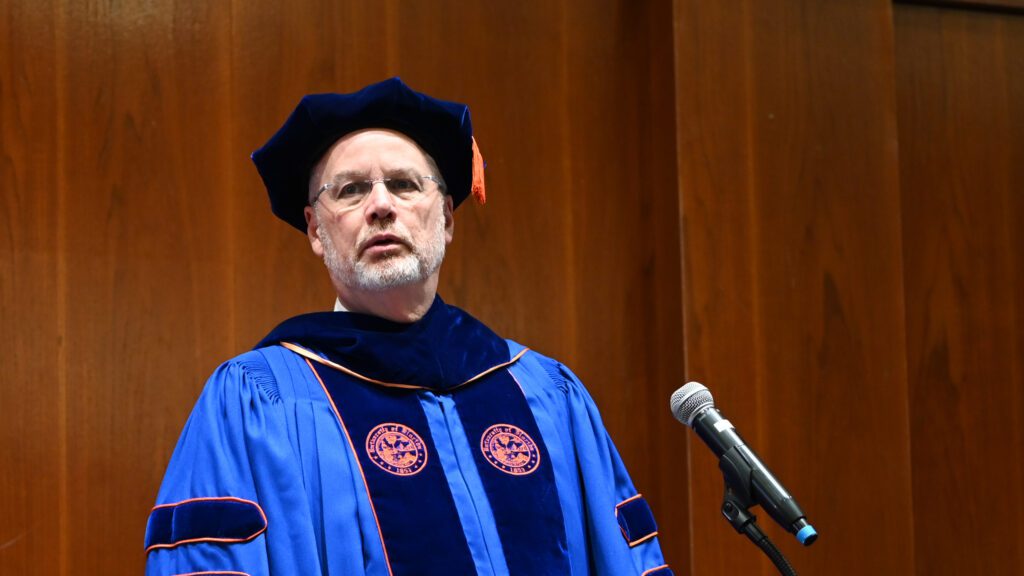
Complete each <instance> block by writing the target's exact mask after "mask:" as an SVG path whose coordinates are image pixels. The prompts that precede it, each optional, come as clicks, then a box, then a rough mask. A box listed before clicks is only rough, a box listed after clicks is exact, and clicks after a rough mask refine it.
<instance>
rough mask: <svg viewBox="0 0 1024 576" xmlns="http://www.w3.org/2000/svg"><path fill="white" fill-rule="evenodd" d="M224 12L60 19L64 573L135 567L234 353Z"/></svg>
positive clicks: (101, 9)
mask: <svg viewBox="0 0 1024 576" xmlns="http://www.w3.org/2000/svg"><path fill="white" fill-rule="evenodd" d="M224 15H225V14H224V13H220V14H218V11H217V9H216V8H212V9H211V11H210V12H207V11H205V10H201V9H198V8H195V7H193V6H188V5H183V4H180V3H172V2H167V3H163V4H153V3H138V4H132V3H122V4H109V3H88V4H76V5H74V6H67V7H66V8H65V12H64V13H63V15H62V18H63V22H64V34H65V37H66V41H65V44H64V45H63V46H62V54H61V57H62V59H63V60H64V62H65V66H64V70H62V74H63V76H62V78H61V85H62V86H65V87H69V89H67V90H66V92H65V93H64V94H62V114H63V116H64V117H65V118H66V119H67V129H66V130H65V131H64V133H63V134H62V138H61V141H60V150H61V155H62V157H63V158H65V159H66V161H65V162H64V165H63V167H62V168H63V178H62V180H63V181H64V182H66V183H67V186H68V187H67V191H68V193H67V195H66V201H65V203H64V206H63V209H64V213H65V218H64V227H65V232H64V233H65V235H66V239H67V240H66V247H64V248H63V250H62V253H63V255H64V256H65V257H66V258H67V280H66V281H67V285H68V295H67V302H66V303H64V305H66V306H67V310H68V312H67V316H68V319H67V341H68V344H67V359H66V363H67V372H68V380H69V387H68V395H67V406H68V408H67V436H68V440H67V441H68V445H69V448H68V454H67V464H66V466H67V475H68V478H69V482H68V491H67V495H68V500H69V505H68V507H67V516H66V517H64V518H62V522H63V523H64V524H65V525H66V527H67V528H66V529H67V530H68V532H69V533H70V534H72V535H74V537H73V538H71V540H70V545H69V549H68V556H69V558H70V559H71V564H70V568H69V570H70V571H72V572H80V573H92V574H114V573H130V572H132V573H138V572H140V571H141V569H142V562H143V554H142V552H141V544H142V535H143V534H144V531H145V522H146V511H147V510H148V509H149V507H151V506H152V504H153V499H154V489H155V487H156V486H157V484H158V482H159V480H160V478H161V477H162V474H163V470H162V469H163V467H164V466H165V465H166V461H167V459H168V458H169V456H170V451H171V450H172V449H173V446H174V442H175V439H176V438H177V435H178V434H179V433H180V429H181V426H182V423H183V421H184V418H185V417H186V416H187V414H188V411H189V410H190V406H191V403H192V402H194V399H195V396H196V394H197V392H198V390H199V387H200V386H201V385H202V382H203V381H204V380H205V378H206V376H207V375H208V374H209V372H210V370H211V369H212V368H213V366H214V362H215V361H216V359H217V358H224V357H227V356H230V355H233V354H234V353H235V349H234V347H233V346H231V343H232V342H231V340H232V334H231V332H230V330H229V329H226V326H229V325H228V324H227V322H226V320H228V319H229V318H230V310H229V308H230V302H231V299H232V294H231V293H230V292H228V291H227V290H226V287H227V286H228V285H229V283H228V280H229V279H230V278H231V274H230V261H229V260H228V256H229V255H228V254H225V253H224V252H223V251H222V246H223V245H224V244H225V240H226V236H227V234H228V233H229V230H228V228H227V227H225V226H224V225H223V221H224V219H225V217H226V213H227V203H226V201H225V194H224V191H226V190H228V187H227V185H226V182H225V180H224V178H223V177H222V175H221V171H220V169H219V165H220V163H221V158H220V156H221V152H222V150H223V148H222V147H221V143H220V142H219V141H218V139H217V137H216V136H215V135H216V134H219V133H221V132H223V131H224V126H225V118H226V116H225V115H224V112H223V110H224V108H225V106H224V104H225V102H226V99H225V88H224V84H223V82H222V81H220V76H221V73H222V69H220V68H218V61H217V59H218V54H219V53H224V52H225V51H226V48H227V46H226V45H225V44H224V42H223V39H226V38H228V37H229V34H228V33H227V27H226V26H222V25H220V24H218V22H225V20H224V19H223V16H224ZM220 58H221V59H223V58H224V57H223V56H221V57H220ZM71 87H73V89H71Z"/></svg>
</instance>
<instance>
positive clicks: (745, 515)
mask: <svg viewBox="0 0 1024 576" xmlns="http://www.w3.org/2000/svg"><path fill="white" fill-rule="evenodd" d="M753 505H754V503H753V502H751V501H750V498H749V496H747V495H742V494H739V493H737V492H736V491H735V490H733V489H732V487H731V486H729V483H728V482H726V483H725V496H724V497H723V499H722V515H723V516H725V519H726V520H728V521H729V524H732V527H733V528H734V529H735V530H736V531H737V532H739V533H740V534H744V535H746V537H747V538H749V539H750V541H751V542H753V543H754V544H756V545H757V547H758V548H760V549H761V551H762V552H764V553H765V555H767V556H768V558H770V559H771V561H772V564H774V565H775V567H776V568H778V569H779V573H780V574H782V575H783V576H797V575H796V570H793V567H792V566H790V564H789V561H787V560H786V557H785V556H783V555H782V552H780V551H779V549H778V548H776V547H775V544H772V541H771V540H769V539H768V536H767V535H766V534H765V533H764V532H761V528H759V527H758V526H757V516H754V515H753V514H751V513H750V510H749V508H750V507H751V506H753Z"/></svg>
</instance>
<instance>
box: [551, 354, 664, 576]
mask: <svg viewBox="0 0 1024 576" xmlns="http://www.w3.org/2000/svg"><path fill="white" fill-rule="evenodd" d="M556 367H557V370H558V374H559V376H560V377H561V378H562V380H563V381H564V382H565V385H566V394H567V397H568V407H569V411H568V412H569V414H568V416H569V426H570V428H571V438H572V441H573V444H574V446H575V452H576V460H577V462H576V465H577V468H578V470H579V474H580V484H581V488H582V495H581V497H582V504H583V512H584V516H585V520H584V522H585V530H586V533H587V540H588V542H589V548H590V562H591V568H592V570H593V572H592V573H593V574H596V575H599V576H621V575H624V574H636V575H644V576H671V575H672V570H671V569H670V568H669V567H668V566H667V565H666V564H665V561H664V558H663V556H662V552H661V547H660V545H659V543H658V538H657V534H658V528H657V524H656V523H655V520H654V515H653V513H652V512H651V509H650V507H649V506H648V504H647V501H646V500H645V499H644V497H643V495H642V494H640V493H639V492H638V491H637V489H636V488H635V487H634V486H633V481H632V480H631V479H630V477H629V472H627V471H626V467H625V465H624V464H623V463H622V459H621V458H620V457H619V453H618V451H617V450H616V449H615V444H614V443H613V442H612V439H611V437H610V436H609V435H608V431H607V430H606V429H605V427H604V423H603V422H602V421H601V415H600V413H599V412H598V409H597V406H596V405H595V404H594V400H593V398H591V396H590V394H589V393H588V392H587V390H586V388H585V387H584V386H583V384H582V383H581V382H580V381H579V379H578V378H577V377H576V375H575V374H573V373H572V372H571V371H570V370H569V369H568V368H566V367H565V366H563V365H561V364H557V363H556Z"/></svg>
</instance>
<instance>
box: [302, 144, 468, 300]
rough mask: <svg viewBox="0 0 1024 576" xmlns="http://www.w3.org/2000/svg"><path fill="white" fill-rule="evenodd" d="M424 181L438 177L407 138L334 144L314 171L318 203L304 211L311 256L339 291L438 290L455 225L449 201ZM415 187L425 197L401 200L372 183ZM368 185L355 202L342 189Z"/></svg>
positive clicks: (312, 181) (385, 187)
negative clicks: (421, 286) (426, 286)
mask: <svg viewBox="0 0 1024 576" xmlns="http://www.w3.org/2000/svg"><path fill="white" fill-rule="evenodd" d="M424 176H432V177H438V176H440V174H439V173H438V171H437V169H436V168H435V167H434V163H433V162H432V161H431V160H430V159H429V158H428V157H427V155H426V154H424V153H423V151H422V150H421V149H420V148H419V146H418V145H417V144H416V143H415V142H414V141H412V140H411V139H410V138H408V137H407V136H405V135H403V134H400V133H398V132H393V131H390V130H363V131H360V132H354V133H352V134H348V135H346V136H345V137H343V138H341V139H340V140H338V141H337V142H336V143H335V144H334V145H333V146H332V147H331V148H330V149H329V150H328V151H327V152H326V153H325V154H324V156H323V158H322V159H321V160H320V162H319V163H318V164H317V166H316V167H315V168H314V169H313V173H312V175H311V178H310V188H311V190H312V193H313V195H316V194H317V192H318V191H319V190H320V188H321V186H323V185H324V184H328V183H329V184H331V185H332V186H334V188H333V189H331V190H327V191H324V192H322V193H320V195H319V196H318V198H317V200H316V201H315V202H314V204H313V207H310V208H306V221H307V225H308V226H307V233H308V235H309V239H310V244H311V245H312V248H313V252H314V253H316V254H317V255H318V256H320V257H322V258H323V259H324V263H325V264H326V265H327V268H328V270H329V271H330V273H331V278H332V280H333V281H334V284H335V286H336V287H337V288H338V289H339V291H352V290H358V291H363V292H376V291H382V290H387V289H389V288H396V287H400V286H405V285H409V284H414V283H420V282H425V281H432V282H434V283H435V284H436V280H437V275H438V273H439V270H440V266H441V261H442V260H443V259H444V252H445V247H446V245H447V244H448V243H449V242H451V239H452V230H453V228H454V223H453V220H452V201H451V198H450V197H448V196H445V195H443V194H442V193H441V191H440V189H439V187H438V185H437V184H436V183H435V182H433V181H431V180H429V179H427V178H423V177H424ZM407 178H408V179H415V180H417V181H418V182H419V183H420V184H421V185H422V188H423V189H422V191H421V192H419V193H415V194H399V193H393V192H394V191H393V190H390V191H389V186H388V185H386V184H385V183H384V182H373V181H376V180H383V179H392V180H393V181H397V180H398V179H407ZM365 181H371V182H373V184H372V187H371V188H370V189H369V191H368V192H366V193H365V194H363V195H360V196H359V197H358V199H357V200H353V199H351V198H349V199H344V198H345V196H344V195H343V194H339V193H338V191H339V187H344V185H345V184H347V183H351V182H365Z"/></svg>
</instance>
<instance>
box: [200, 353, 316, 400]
mask: <svg viewBox="0 0 1024 576" xmlns="http://www.w3.org/2000/svg"><path fill="white" fill-rule="evenodd" d="M303 368H305V366H304V362H303V360H302V358H301V357H299V356H298V355H297V354H295V353H293V352H291V351H289V350H288V349H286V348H284V347H283V346H278V345H271V346H264V347H260V348H256V349H254V350H249V351H248V352H243V353H242V354H239V355H238V356H235V357H234V358H231V359H229V360H226V361H224V362H223V363H222V364H221V365H220V366H218V367H217V369H216V370H215V371H214V373H213V375H212V376H211V377H210V379H209V381H208V382H207V385H206V387H207V389H208V390H209V389H211V388H217V389H219V392H220V393H228V394H230V395H233V392H232V390H236V389H238V388H247V389H255V390H258V391H259V393H260V395H261V396H264V397H266V398H267V399H268V400H270V401H272V402H276V401H278V400H280V399H281V396H282V393H285V394H288V391H293V390H294V389H295V388H296V386H295V385H294V381H295V380H297V379H301V378H302V377H303V376H304V375H305V370H303ZM236 391H240V390H236Z"/></svg>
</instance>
